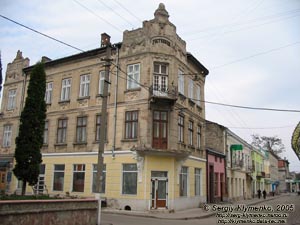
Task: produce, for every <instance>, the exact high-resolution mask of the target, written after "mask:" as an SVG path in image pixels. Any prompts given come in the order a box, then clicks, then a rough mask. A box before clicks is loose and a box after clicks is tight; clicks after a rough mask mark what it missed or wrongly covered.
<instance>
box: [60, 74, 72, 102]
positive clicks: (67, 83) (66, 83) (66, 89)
mask: <svg viewBox="0 0 300 225" xmlns="http://www.w3.org/2000/svg"><path fill="white" fill-rule="evenodd" d="M71 85H72V79H71V78H66V79H63V80H62V84H61V96H60V100H61V101H69V100H70V93H71Z"/></svg>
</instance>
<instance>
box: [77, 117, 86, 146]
mask: <svg viewBox="0 0 300 225" xmlns="http://www.w3.org/2000/svg"><path fill="white" fill-rule="evenodd" d="M86 142H87V116H79V117H77V123H76V143H86Z"/></svg>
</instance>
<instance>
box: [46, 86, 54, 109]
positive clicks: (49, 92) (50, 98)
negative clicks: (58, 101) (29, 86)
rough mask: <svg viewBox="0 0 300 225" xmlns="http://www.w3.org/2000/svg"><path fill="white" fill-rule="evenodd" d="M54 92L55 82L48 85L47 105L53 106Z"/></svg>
mask: <svg viewBox="0 0 300 225" xmlns="http://www.w3.org/2000/svg"><path fill="white" fill-rule="evenodd" d="M52 92H53V82H49V83H47V84H46V93H45V102H46V104H51V102H52Z"/></svg>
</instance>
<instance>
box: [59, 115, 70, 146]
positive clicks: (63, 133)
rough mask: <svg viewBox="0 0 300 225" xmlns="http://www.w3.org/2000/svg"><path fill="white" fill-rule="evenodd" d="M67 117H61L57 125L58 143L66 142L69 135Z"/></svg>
mask: <svg viewBox="0 0 300 225" xmlns="http://www.w3.org/2000/svg"><path fill="white" fill-rule="evenodd" d="M67 123H68V120H67V119H59V120H58V127H57V143H66V137H67Z"/></svg>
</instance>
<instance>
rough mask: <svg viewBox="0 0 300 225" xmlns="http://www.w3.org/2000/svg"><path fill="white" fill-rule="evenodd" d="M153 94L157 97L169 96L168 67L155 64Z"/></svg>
mask: <svg viewBox="0 0 300 225" xmlns="http://www.w3.org/2000/svg"><path fill="white" fill-rule="evenodd" d="M153 93H154V95H156V96H166V95H167V94H168V65H167V64H163V63H155V64H154V74H153Z"/></svg>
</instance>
